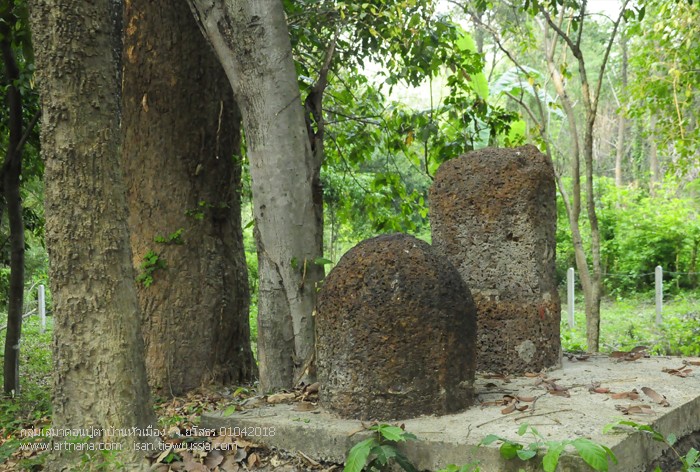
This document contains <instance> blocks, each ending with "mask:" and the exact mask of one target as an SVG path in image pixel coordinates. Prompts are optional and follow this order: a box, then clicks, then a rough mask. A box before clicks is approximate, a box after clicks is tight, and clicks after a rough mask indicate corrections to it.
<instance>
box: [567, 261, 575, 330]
mask: <svg viewBox="0 0 700 472" xmlns="http://www.w3.org/2000/svg"><path fill="white" fill-rule="evenodd" d="M566 305H567V308H568V311H569V328H570V329H574V324H575V321H574V268H573V267H569V270H567V271H566Z"/></svg>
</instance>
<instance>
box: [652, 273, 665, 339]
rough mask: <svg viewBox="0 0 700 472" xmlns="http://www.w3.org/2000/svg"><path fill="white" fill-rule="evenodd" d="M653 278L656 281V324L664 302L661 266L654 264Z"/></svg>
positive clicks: (659, 318)
mask: <svg viewBox="0 0 700 472" xmlns="http://www.w3.org/2000/svg"><path fill="white" fill-rule="evenodd" d="M654 278H655V281H656V324H657V325H660V324H661V313H662V311H663V304H664V271H663V269H662V268H661V266H656V269H655V270H654Z"/></svg>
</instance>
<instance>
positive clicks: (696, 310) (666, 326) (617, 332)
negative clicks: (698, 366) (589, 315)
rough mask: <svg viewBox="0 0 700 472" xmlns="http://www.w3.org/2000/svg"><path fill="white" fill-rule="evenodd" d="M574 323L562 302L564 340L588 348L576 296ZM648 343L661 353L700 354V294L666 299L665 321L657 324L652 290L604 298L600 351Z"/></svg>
mask: <svg viewBox="0 0 700 472" xmlns="http://www.w3.org/2000/svg"><path fill="white" fill-rule="evenodd" d="M574 320H575V326H574V329H573V330H571V329H569V325H568V322H567V307H566V305H562V324H561V342H562V347H563V348H564V350H566V351H585V350H586V347H587V345H586V331H585V330H586V315H585V312H584V304H583V300H577V301H576V304H575V311H574ZM639 345H645V346H648V347H649V348H650V352H651V353H653V354H659V355H673V356H680V355H683V356H698V355H700V296H699V295H698V294H686V295H682V296H676V297H675V298H673V299H671V300H666V301H665V302H664V307H663V323H662V324H661V326H656V305H655V303H654V296H653V294H648V295H637V296H635V297H634V298H626V299H624V300H610V299H605V300H603V302H602V304H601V307H600V350H601V352H611V351H624V350H629V349H631V348H633V347H635V346H639Z"/></svg>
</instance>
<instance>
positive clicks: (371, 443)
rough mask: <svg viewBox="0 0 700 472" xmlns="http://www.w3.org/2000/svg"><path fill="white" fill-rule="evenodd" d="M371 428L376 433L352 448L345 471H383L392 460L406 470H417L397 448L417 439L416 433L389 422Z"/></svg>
mask: <svg viewBox="0 0 700 472" xmlns="http://www.w3.org/2000/svg"><path fill="white" fill-rule="evenodd" d="M369 429H370V430H371V431H374V432H375V434H373V435H372V437H371V438H368V439H365V440H364V441H360V442H359V443H357V444H355V445H354V446H353V447H352V449H350V451H349V452H348V457H347V459H346V461H345V468H344V469H343V472H360V471H362V470H366V471H381V470H385V469H386V468H387V466H388V464H389V462H390V461H393V462H395V463H396V464H398V465H399V466H400V467H401V468H402V469H403V470H405V471H406V472H416V468H415V467H414V466H413V464H411V463H410V462H409V460H408V459H407V458H406V456H404V455H403V454H402V453H401V452H400V451H399V450H398V449H397V448H396V446H397V445H398V444H399V443H401V442H406V441H408V440H414V439H416V436H415V435H413V434H411V433H409V432H407V431H404V430H403V429H401V428H399V427H398V426H391V425H388V424H375V425H372V426H370V428H369Z"/></svg>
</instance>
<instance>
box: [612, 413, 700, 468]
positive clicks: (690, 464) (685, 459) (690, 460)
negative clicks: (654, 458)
mask: <svg viewBox="0 0 700 472" xmlns="http://www.w3.org/2000/svg"><path fill="white" fill-rule="evenodd" d="M625 427H627V428H632V429H636V430H637V431H640V432H642V433H644V434H648V435H650V436H651V438H652V439H653V440H654V441H658V442H660V443H664V444H666V445H667V446H668V447H669V448H671V451H673V453H674V454H675V455H676V457H677V458H678V461H679V462H680V464H681V472H700V452H699V451H698V450H697V449H695V448H690V450H689V451H688V452H687V454H685V455H681V453H680V452H679V451H678V449H676V448H675V447H673V446H674V445H675V444H676V442H677V441H678V438H677V437H676V435H675V434H673V433H671V434H669V435H667V436H664V435H663V434H662V433H661V432H659V431H657V430H655V429H654V428H653V427H651V426H650V425H648V424H640V423H636V422H634V421H629V420H620V421H617V422H615V423H611V424H609V425H606V426H605V428H604V429H603V432H604V433H609V432H610V431H612V430H615V429H620V428H625ZM654 472H663V471H662V470H661V468H660V467H658V466H657V467H656V469H654Z"/></svg>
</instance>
